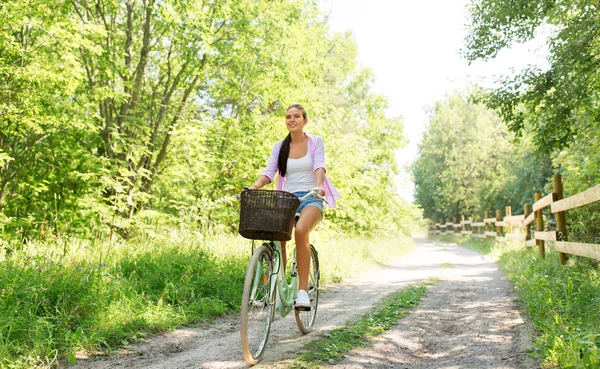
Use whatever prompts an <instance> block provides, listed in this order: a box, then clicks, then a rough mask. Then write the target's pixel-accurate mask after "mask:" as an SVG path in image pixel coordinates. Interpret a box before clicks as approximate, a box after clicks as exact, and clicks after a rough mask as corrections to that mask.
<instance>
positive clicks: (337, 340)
mask: <svg viewBox="0 0 600 369" xmlns="http://www.w3.org/2000/svg"><path fill="white" fill-rule="evenodd" d="M431 283H432V282H431V281H429V282H425V283H422V284H420V285H417V286H410V287H407V288H405V289H403V290H401V291H398V292H394V293H392V294H390V295H388V296H386V297H385V298H383V299H382V300H381V301H380V302H379V303H378V304H377V305H376V306H375V307H373V308H372V309H371V310H370V311H369V312H367V313H365V314H362V315H361V316H360V317H359V318H358V319H357V320H356V321H355V322H352V323H349V324H347V325H345V326H343V327H340V328H336V329H333V330H332V331H330V332H328V333H326V334H323V335H322V336H321V337H319V338H318V339H316V340H314V341H312V342H310V343H309V344H307V345H306V346H305V347H304V350H303V351H304V352H303V353H302V354H301V355H300V356H299V357H298V358H295V359H291V360H287V361H284V362H281V363H278V364H276V366H277V367H278V368H281V367H283V368H292V369H300V368H302V369H309V368H310V369H312V368H320V367H321V366H322V365H330V364H335V363H337V362H339V361H341V360H342V359H343V358H344V356H345V354H346V353H348V352H349V351H350V350H352V349H355V348H359V347H366V346H368V345H369V344H370V343H371V342H372V339H373V337H375V336H377V335H380V334H381V333H383V332H385V331H387V330H390V329H391V328H393V327H394V326H395V325H396V324H397V323H398V320H399V319H401V318H403V317H404V316H406V315H408V314H409V312H410V310H411V309H413V308H414V307H415V306H417V305H418V304H419V302H420V301H421V298H422V297H423V296H424V295H425V293H426V292H427V288H428V286H429V285H431Z"/></svg>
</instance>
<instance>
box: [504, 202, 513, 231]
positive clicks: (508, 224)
mask: <svg viewBox="0 0 600 369" xmlns="http://www.w3.org/2000/svg"><path fill="white" fill-rule="evenodd" d="M504 211H505V212H506V214H504V221H505V222H506V217H510V216H512V209H511V208H510V206H507V207H506V208H505V210H504ZM504 233H505V235H506V236H508V234H509V233H512V227H511V225H510V223H506V230H505V232H504Z"/></svg>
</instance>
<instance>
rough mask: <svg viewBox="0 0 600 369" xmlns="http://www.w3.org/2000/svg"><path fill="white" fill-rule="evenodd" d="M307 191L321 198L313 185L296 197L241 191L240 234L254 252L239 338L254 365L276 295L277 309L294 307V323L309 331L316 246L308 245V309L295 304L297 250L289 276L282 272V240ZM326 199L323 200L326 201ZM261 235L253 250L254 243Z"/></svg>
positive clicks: (314, 296)
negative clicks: (278, 304)
mask: <svg viewBox="0 0 600 369" xmlns="http://www.w3.org/2000/svg"><path fill="white" fill-rule="evenodd" d="M310 196H315V197H318V198H320V199H322V200H324V199H323V197H322V196H320V195H319V193H318V192H317V191H316V190H311V191H310V192H309V193H308V194H307V195H306V196H303V197H302V198H298V197H297V196H295V195H294V194H291V193H289V192H285V191H276V190H275V191H273V190H244V191H243V192H242V194H241V195H240V198H241V199H240V200H241V209H240V228H239V230H238V231H239V233H240V234H241V235H242V236H243V237H245V238H249V239H252V249H253V252H252V257H251V259H250V263H249V265H248V271H247V272H246V280H245V282H244V290H243V295H242V307H241V329H240V334H241V343H242V353H243V355H244V359H245V360H246V362H247V363H248V364H249V365H255V364H257V363H258V362H259V361H260V359H261V357H262V355H263V353H264V351H265V347H266V344H267V340H268V338H269V332H270V329H271V324H272V322H273V319H274V317H275V312H276V299H277V297H279V302H280V306H279V313H280V315H281V317H282V318H285V317H286V316H287V315H288V314H289V313H290V312H291V311H292V310H294V311H295V316H296V324H297V325H298V329H299V330H300V332H302V333H303V334H306V333H308V332H310V331H311V329H312V327H313V324H314V321H315V317H316V314H317V306H318V302H319V277H320V272H319V256H318V253H317V249H316V248H315V247H314V245H312V244H311V245H310V267H309V276H308V295H309V299H310V310H305V311H303V310H298V309H294V301H295V299H296V297H297V293H298V274H297V266H296V249H295V247H294V249H293V252H292V256H291V258H290V261H291V268H290V270H289V271H290V281H289V282H288V279H287V278H286V276H284V273H283V271H284V270H285V268H284V265H283V260H282V251H281V242H280V241H288V240H290V239H291V233H292V230H293V227H294V225H295V222H296V221H297V220H298V214H296V209H297V208H298V205H299V204H300V202H301V201H302V200H304V199H306V198H308V197H310ZM324 201H325V200H324ZM256 240H264V242H263V243H262V245H260V246H259V247H258V248H256V250H254V242H255V241H256Z"/></svg>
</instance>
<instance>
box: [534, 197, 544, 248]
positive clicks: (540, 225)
mask: <svg viewBox="0 0 600 369" xmlns="http://www.w3.org/2000/svg"><path fill="white" fill-rule="evenodd" d="M541 198H542V194H541V193H540V192H536V193H535V194H534V199H535V202H538V201H539V200H540V199H541ZM535 230H536V231H538V232H541V231H543V230H544V218H543V216H542V209H540V210H537V211H536V212H535ZM535 243H536V245H537V247H538V255H539V256H540V257H541V258H544V257H546V250H545V248H544V240H535Z"/></svg>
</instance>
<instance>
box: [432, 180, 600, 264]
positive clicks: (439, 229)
mask: <svg viewBox="0 0 600 369" xmlns="http://www.w3.org/2000/svg"><path fill="white" fill-rule="evenodd" d="M553 185H554V186H553V192H552V193H549V194H547V195H546V196H543V197H542V194H541V193H539V192H537V193H535V202H534V203H533V205H529V204H527V205H525V206H524V214H522V215H512V214H511V208H510V206H507V207H506V209H505V216H504V217H501V211H500V210H496V217H495V218H489V217H488V214H487V213H486V214H485V215H484V217H483V221H478V222H476V221H475V216H474V215H473V216H472V219H471V220H465V219H464V216H461V218H462V219H461V220H460V221H458V219H455V222H446V223H443V222H441V223H440V224H435V225H434V226H433V227H432V228H431V229H430V232H432V233H434V234H454V235H467V236H470V237H474V238H482V239H485V238H488V237H489V238H493V239H495V240H496V241H497V242H507V241H509V240H510V241H520V242H523V243H524V245H525V246H527V247H534V246H537V247H538V253H539V255H540V256H541V257H544V255H545V242H546V241H549V242H553V243H554V249H555V250H556V251H558V252H559V253H560V261H561V263H562V264H564V263H566V262H567V260H568V256H567V255H577V256H583V257H587V258H591V259H596V260H600V244H592V243H582V242H568V241H567V225H566V212H567V211H568V210H572V209H576V208H579V207H582V206H586V205H590V204H593V203H596V202H599V201H600V184H598V185H596V186H594V187H592V188H589V189H587V190H585V191H583V192H580V193H578V194H576V195H573V196H569V197H567V198H564V194H563V182H562V176H560V175H555V176H554V177H553ZM548 207H550V211H551V213H552V214H554V216H555V218H556V230H548V229H545V228H544V218H543V215H542V211H543V210H544V209H546V208H548ZM534 221H535V230H534V231H533V232H531V230H530V228H531V227H532V223H534ZM467 226H468V229H467Z"/></svg>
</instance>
